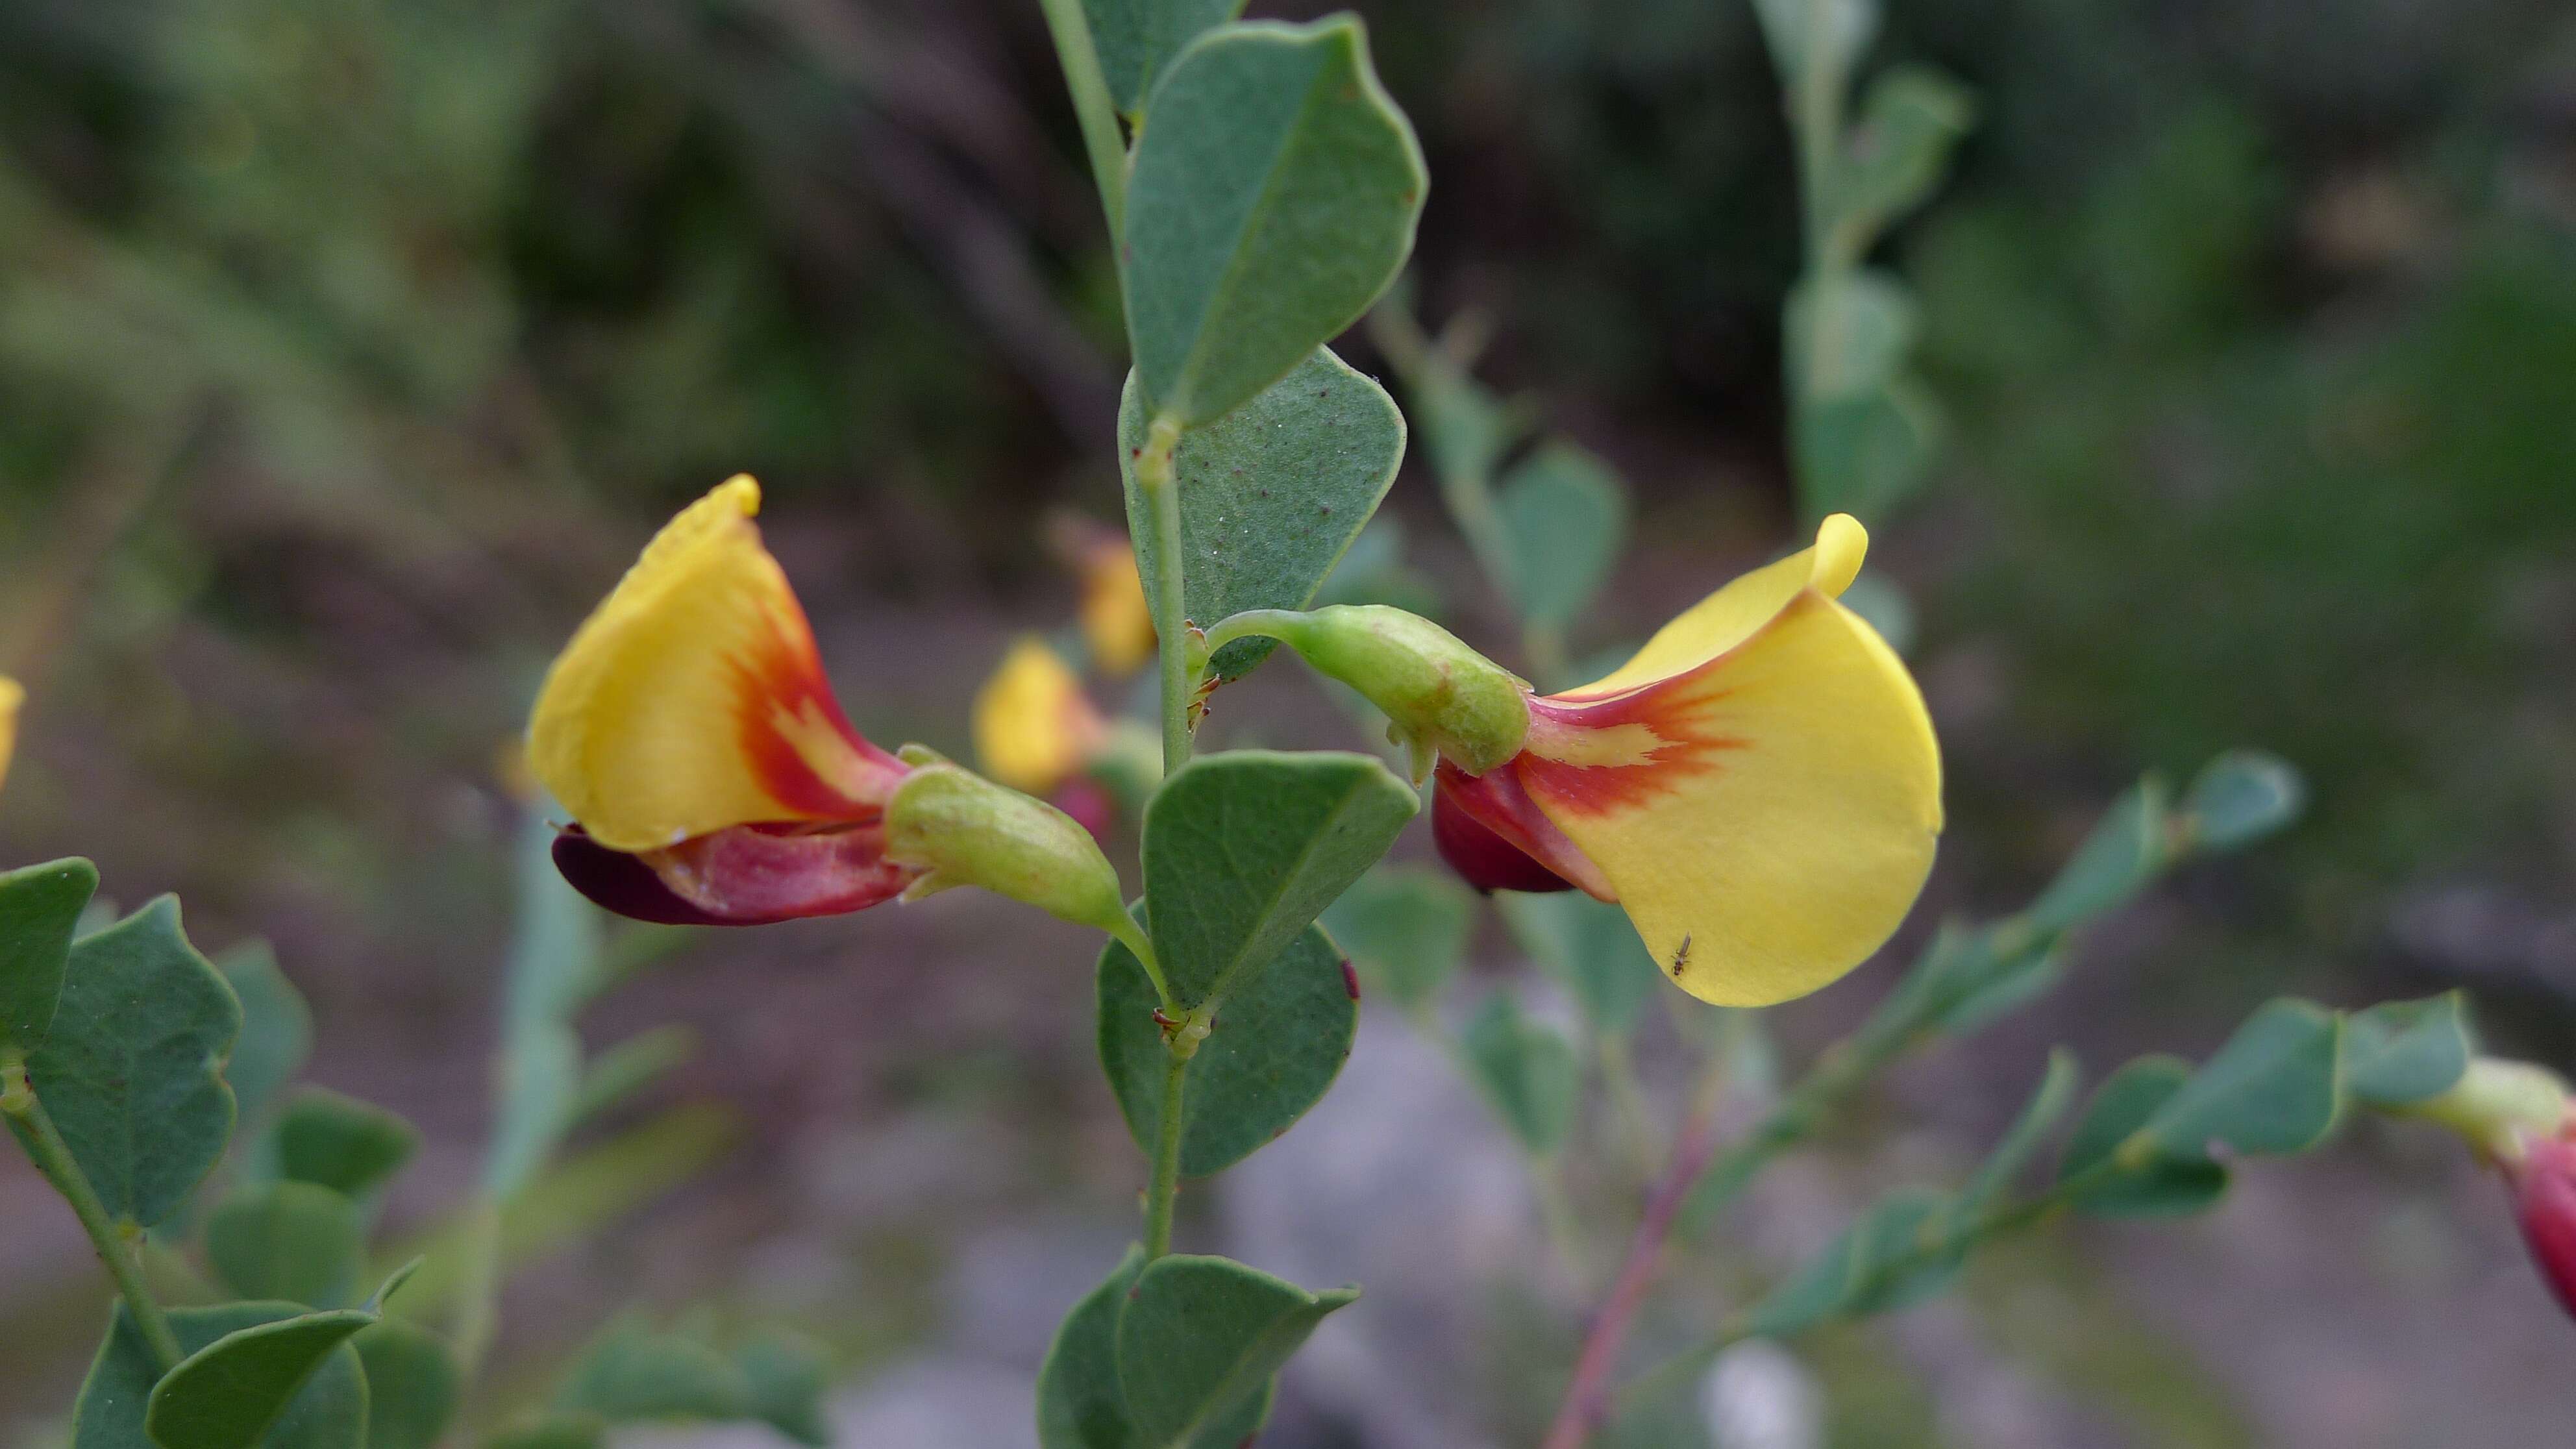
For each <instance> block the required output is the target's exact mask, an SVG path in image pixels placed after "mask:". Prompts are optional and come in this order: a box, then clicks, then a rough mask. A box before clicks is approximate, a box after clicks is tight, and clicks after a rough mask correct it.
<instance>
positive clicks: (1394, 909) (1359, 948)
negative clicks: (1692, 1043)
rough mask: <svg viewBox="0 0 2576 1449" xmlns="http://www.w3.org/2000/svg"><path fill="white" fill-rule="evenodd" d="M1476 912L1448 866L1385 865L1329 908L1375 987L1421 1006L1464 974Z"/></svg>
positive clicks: (1329, 918) (1339, 934) (1334, 926)
mask: <svg viewBox="0 0 2576 1449" xmlns="http://www.w3.org/2000/svg"><path fill="white" fill-rule="evenodd" d="M1475 910H1476V905H1475V897H1474V896H1472V895H1470V894H1469V893H1468V891H1467V888H1466V887H1465V886H1463V885H1460V884H1459V883H1458V878H1457V877H1456V876H1454V875H1451V874H1450V873H1449V872H1447V871H1445V870H1436V869H1433V868H1430V867H1428V866H1417V865H1393V866H1379V867H1378V868H1377V869H1375V870H1372V871H1370V872H1369V873H1368V874H1367V875H1364V876H1362V877H1360V879H1359V882H1358V883H1357V884H1355V885H1353V886H1352V887H1351V888H1350V889H1349V890H1347V891H1344V892H1343V893H1342V898H1341V899H1340V900H1338V901H1335V902H1333V904H1332V905H1331V906H1330V907H1329V908H1328V909H1326V910H1325V912H1324V926H1325V928H1326V929H1327V930H1329V931H1331V932H1332V934H1333V941H1334V943H1335V944H1337V945H1339V946H1340V947H1341V948H1342V949H1343V950H1345V951H1348V952H1350V953H1351V963H1352V964H1353V965H1354V966H1355V967H1357V968H1358V970H1359V973H1360V979H1361V980H1362V981H1365V982H1367V983H1368V985H1369V988H1370V989H1371V990H1373V991H1381V992H1384V993H1385V994H1386V995H1387V997H1388V998H1389V999H1391V1000H1393V1001H1394V1002H1395V1004H1396V1005H1398V1006H1400V1007H1403V1008H1404V1009H1405V1010H1406V1011H1408V1012H1419V1011H1423V1010H1425V1009H1427V1008H1428V1007H1429V1006H1430V1005H1431V1003H1432V1002H1434V1001H1436V1000H1438V999H1439V996H1440V990H1441V988H1442V987H1444V986H1446V985H1448V984H1449V979H1450V978H1451V977H1453V976H1455V975H1456V974H1457V973H1458V966H1459V964H1460V962H1462V961H1463V960H1464V959H1465V958H1466V952H1467V934H1468V932H1469V931H1470V930H1471V929H1472V928H1473V927H1474V925H1475ZM1651 970H1652V968H1651V966H1650V967H1649V971H1650V972H1651Z"/></svg>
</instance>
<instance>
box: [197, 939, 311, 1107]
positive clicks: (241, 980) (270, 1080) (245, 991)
mask: <svg viewBox="0 0 2576 1449" xmlns="http://www.w3.org/2000/svg"><path fill="white" fill-rule="evenodd" d="M215 969H216V970H217V971H220V972H222V973H223V977H224V980H225V981H227V982H229V983H231V985H232V988H233V995H234V996H235V997H236V998H238V999H239V1000H240V1001H241V1007H242V1029H241V1039H240V1040H239V1041H237V1042H235V1043H234V1045H233V1055H232V1060H231V1061H229V1062H226V1063H225V1064H224V1080H225V1081H227V1082H230V1083H232V1088H233V1100H234V1101H235V1103H237V1104H238V1107H239V1111H240V1117H239V1120H240V1121H241V1122H242V1123H243V1124H244V1125H246V1126H255V1125H257V1124H258V1122H259V1121H260V1119H261V1117H262V1116H263V1115H264V1114H265V1113H266V1112H267V1110H268V1106H269V1104H270V1103H271V1102H274V1101H275V1100H277V1094H278V1093H279V1092H280V1091H282V1090H283V1089H284V1088H285V1086H286V1084H287V1083H289V1082H291V1081H293V1080H295V1074H296V1073H297V1072H300V1071H302V1070H304V1062H305V1059H306V1058H307V1057H309V1056H311V1055H312V1054H313V1009H312V1008H311V1007H310V1006H307V1005H306V1004H305V1002H304V993H303V992H301V991H298V990H296V989H295V983H294V982H292V981H290V980H288V979H287V977H286V973H285V972H284V971H282V970H280V969H278V965H277V955H276V953H275V952H273V951H271V950H270V949H269V946H268V943H267V942H266V941H244V942H242V943H241V944H239V945H237V946H235V947H233V948H232V949H231V950H228V951H226V952H224V953H223V954H222V955H221V956H218V957H216V958H215Z"/></svg>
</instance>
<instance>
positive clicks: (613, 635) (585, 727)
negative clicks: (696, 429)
mask: <svg viewBox="0 0 2576 1449" xmlns="http://www.w3.org/2000/svg"><path fill="white" fill-rule="evenodd" d="M759 511H760V485H758V484H757V483H755V482H753V481H752V480H751V479H750V478H748V477H735V478H732V479H729V480H727V481H726V482H725V483H723V484H722V485H720V486H719V487H717V488H716V489H715V491H714V492H712V493H709V494H708V495H707V496H706V497H705V498H703V499H700V500H699V501H698V502H697V503H695V504H693V505H691V506H690V507H689V508H688V509H687V510H686V511H684V512H682V513H681V514H680V515H679V516H678V517H677V518H674V519H673V520H672V521H671V522H670V523H669V524H668V525H667V526H666V527H664V528H663V530H662V531H661V533H660V534H659V535H657V536H656V537H655V538H654V539H653V541H652V543H651V544H649V545H647V546H646V548H645V550H644V553H643V556H642V557H641V558H639V559H637V560H636V563H635V566H634V567H633V568H631V569H629V570H628V571H627V574H626V576H625V578H623V579H622V580H620V581H619V582H618V585H617V587H616V589H615V590H614V591H613V592H611V593H610V594H609V596H608V598H607V599H606V600H605V601H604V602H602V603H601V604H600V606H599V607H598V609H597V610H595V611H594V612H593V613H592V614H591V616H590V618H589V620H588V621H587V622H585V623H584V624H583V625H582V626H581V628H580V630H579V631H578V632H577V633H576V634H575V635H574V636H573V640H572V643H571V644H570V645H568V646H567V647H566V648H565V650H564V652H563V655H562V657H560V658H558V659H557V660H556V661H555V664H554V667H553V668H552V669H551V670H550V671H549V672H548V673H547V675H546V680H545V685H544V687H543V689H542V690H540V692H539V694H538V697H537V704H536V709H535V711H534V713H533V715H532V716H531V718H530V720H529V724H528V764H529V767H530V769H532V770H533V771H534V772H535V774H536V777H537V779H538V781H539V782H540V783H542V784H543V785H544V786H545V787H546V788H547V789H548V790H549V791H551V792H553V794H554V797H555V798H556V800H558V801H559V802H561V804H562V805H563V807H564V808H565V809H566V810H567V811H569V812H570V813H571V815H572V818H573V820H574V821H575V822H576V824H575V827H574V828H573V829H572V830H569V831H567V832H565V833H564V835H563V836H561V837H560V838H559V839H558V840H557V841H556V845H555V860H556V863H557V865H558V866H559V867H560V868H561V869H562V871H563V873H564V876H565V878H566V879H567V880H569V881H571V882H572V884H573V885H574V886H575V887H577V888H578V889H580V890H581V891H582V893H583V894H585V895H587V896H589V897H590V898H591V899H593V900H595V901H597V902H599V903H600V904H601V905H603V906H606V907H607V908H609V909H611V910H614V911H618V912H620V913H621V914H625V915H629V916H635V917H637V918H639V919H644V920H657V921H669V922H677V923H687V924H724V925H749V924H754V923H758V922H764V921H780V920H789V919H793V918H796V917H800V916H816V915H830V914H836V913H839V912H843V911H854V910H858V909H860V908H862V907H864V906H870V905H874V904H876V903H878V902H879V901H883V900H886V899H888V898H890V897H892V896H895V895H898V894H900V893H901V892H902V891H903V890H904V889H905V888H906V887H907V886H909V885H910V884H912V882H913V881H914V880H915V879H916V878H918V877H919V875H920V874H921V872H920V870H918V869H917V868H914V867H911V866H906V865H902V864H898V863H896V862H894V861H890V860H888V859H887V858H886V856H885V809H886V805H887V803H888V802H889V801H890V800H891V799H892V798H893V795H894V792H895V789H896V787H897V786H898V785H900V784H901V783H902V781H903V779H904V777H905V775H906V774H907V772H908V770H909V767H908V766H906V765H905V764H904V763H903V762H902V761H900V760H898V759H896V758H895V757H894V756H893V755H890V754H888V753H886V752H885V751H884V750H881V749H879V748H878V747H877V746H875V745H874V744H871V743H869V741H868V740H867V739H866V738H865V737H863V736H862V735H860V733H859V732H858V731H857V730H856V729H854V728H852V727H851V725H850V722H849V719H848V717H847V716H846V715H844V714H843V713H842V711H841V706H840V703H839V701H838V700H836V699H835V698H834V697H833V694H832V687H831V684H830V682H829V681H828V680H826V679H825V678H824V675H823V666H822V661H821V659H820V657H819V656H818V655H817V653H816V652H815V648H814V635H813V630H812V629H811V628H810V627H809V626H808V624H807V623H806V619H805V611H804V609H803V607H802V606H800V605H799V604H798V603H797V601H796V595H795V593H794V591H793V590H792V589H790V588H789V587H788V583H787V576H786V574H785V573H784V571H782V570H781V569H780V568H779V566H778V562H777V560H776V559H774V558H772V557H770V554H769V551H768V549H767V548H765V547H764V546H763V545H762V543H761V539H760V529H759V526H758V525H756V524H755V523H753V522H752V518H753V516H754V515H756V514H757V513H758V512H759Z"/></svg>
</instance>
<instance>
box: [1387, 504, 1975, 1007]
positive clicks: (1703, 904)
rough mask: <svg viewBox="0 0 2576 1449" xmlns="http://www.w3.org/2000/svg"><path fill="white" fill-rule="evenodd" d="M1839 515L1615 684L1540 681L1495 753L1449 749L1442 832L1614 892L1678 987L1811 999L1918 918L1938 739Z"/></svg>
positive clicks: (1699, 609) (1715, 601) (1613, 676)
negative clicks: (1863, 606)
mask: <svg viewBox="0 0 2576 1449" xmlns="http://www.w3.org/2000/svg"><path fill="white" fill-rule="evenodd" d="M1868 546H1869V536H1868V534H1867V533H1865V532H1864V531H1863V530H1862V528H1861V526H1860V524H1859V523H1858V522H1856V521H1854V520H1853V519H1852V518H1850V517H1849V516H1847V515H1843V514H1836V515H1834V516H1833V517H1831V518H1828V519H1826V520H1825V522H1824V524H1823V526H1822V527H1821V528H1819V529H1818V530H1817V534H1816V542H1815V545H1814V546H1813V547H1811V548H1808V549H1806V550H1804V551H1802V552H1800V553H1797V554H1794V555H1792V556H1790V557H1788V558H1785V559H1782V560H1780V561H1779V562H1777V563H1774V564H1771V565H1769V566H1768V567H1765V568H1761V569H1756V570H1755V571H1753V572H1752V573H1749V574H1746V575H1745V576H1743V577H1742V578H1739V579H1737V580H1735V581H1734V582H1733V583H1730V584H1728V585H1727V586H1726V587H1725V588H1722V589H1720V590H1718V591H1717V592H1716V593H1714V594H1712V595H1710V596H1709V597H1708V598H1707V599H1705V600H1703V601H1701V602H1700V603H1699V604H1698V605H1697V606H1695V607H1693V608H1692V609H1691V610H1690V611H1689V612H1687V613H1685V614H1683V615H1682V616H1681V617H1680V618H1677V619H1675V620H1674V621H1673V622H1671V623H1670V624H1667V625H1665V626H1664V628H1663V630H1662V631H1661V632H1660V633H1658V634H1656V635H1655V637H1654V638H1653V639H1651V640H1649V641H1648V642H1647V644H1646V646H1645V648H1643V649H1641V650H1639V651H1638V652H1637V654H1636V656H1635V657H1634V658H1632V659H1630V660H1629V661H1628V662H1627V663H1626V664H1623V665H1621V666H1620V667H1619V668H1618V669H1617V670H1615V671H1613V672H1612V673H1610V674H1609V675H1607V676H1605V677H1604V678H1602V679H1599V680H1596V681H1594V682H1593V683H1591V684H1587V685H1584V686H1582V687H1581V688H1579V689H1571V690H1567V691H1565V692H1563V693H1560V694H1553V695H1536V694H1532V695H1531V696H1530V697H1529V730H1528V733H1527V734H1526V735H1525V736H1524V737H1523V738H1522V741H1521V745H1520V750H1519V752H1518V753H1517V754H1515V755H1513V756H1512V757H1511V759H1509V760H1508V761H1506V762H1505V763H1503V764H1502V765H1500V766H1498V767H1496V768H1494V769H1489V770H1486V771H1484V772H1482V773H1481V774H1470V773H1469V772H1468V771H1467V769H1465V768H1463V767H1462V766H1461V765H1460V764H1459V763H1458V762H1456V761H1454V760H1450V759H1443V760H1442V762H1441V765H1440V769H1439V777H1438V783H1437V786H1436V789H1437V800H1436V801H1435V805H1434V809H1435V812H1436V814H1435V817H1434V831H1435V836H1436V838H1437V840H1438V843H1439V845H1440V848H1441V850H1442V853H1443V854H1444V855H1445V856H1446V857H1447V858H1448V859H1449V860H1450V862H1451V863H1452V864H1453V865H1454V866H1455V867H1456V868H1457V869H1458V870H1459V871H1460V873H1461V874H1463V875H1464V876H1466V878H1467V879H1468V880H1469V881H1470V882H1471V883H1473V884H1476V885H1478V886H1481V887H1483V888H1486V889H1496V888H1505V889H1514V890H1530V889H1545V888H1558V889H1561V888H1564V887H1566V886H1575V887H1580V888H1581V889H1583V890H1585V891H1587V892H1589V893H1591V894H1592V895H1594V896H1597V897H1599V898H1600V899H1602V900H1605V901H1616V902H1618V903H1619V904H1620V905H1621V906H1622V907H1624V908H1625V909H1626V910H1627V912H1628V916H1629V919H1630V920H1631V921H1633V922H1634V923H1635V924H1636V927H1637V933H1638V934H1639V935H1640V936H1642V937H1643V938H1644V939H1645V942H1646V945H1647V947H1648V948H1649V949H1651V950H1652V951H1653V952H1654V954H1655V958H1656V960H1657V961H1658V962H1660V963H1661V964H1662V966H1663V968H1664V970H1665V972H1666V974H1668V975H1670V976H1671V977H1672V978H1673V979H1674V980H1675V981H1676V982H1678V983H1680V985H1681V986H1682V988H1683V989H1684V990H1686V991H1689V992H1690V993H1691V994H1692V995H1694V996H1698V997H1700V998H1702V999H1704V1000H1708V1001H1713V1002H1717V1003H1719V1004H1721V1005H1728V1006H1760V1005H1767V1004H1769V1003H1772V1002H1777V1001H1784V1000H1787V999H1789V998H1790V997H1794V996H1801V995H1804V994H1805V993H1807V992H1810V991H1813V990H1815V989H1817V988H1818V987H1821V986H1823V985H1825V984H1827V983H1828V982H1831V981H1833V980H1834V979H1836V978H1837V977H1839V976H1841V975H1842V974H1843V973H1845V972H1847V971H1849V970H1850V969H1851V968H1852V967H1854V966H1857V965H1859V964H1860V963H1861V962H1862V961H1864V960H1866V959H1868V957H1869V956H1870V954H1871V953H1872V952H1874V951H1876V950H1877V949H1878V948H1879V946H1880V945H1882V944H1883V943H1885V941H1886V940H1887V938H1888V937H1889V936H1890V935H1892V934H1894V932H1895V930H1896V928H1897V926H1898V925H1899V924H1900V923H1901V922H1902V921H1903V920H1904V919H1905V914H1906V912H1907V911H1908V910H1909V909H1910V908H1911V907H1912V905H1913V903H1914V898H1915V897H1916V895H1918V894H1919V893H1920V892H1921V891H1922V888H1923V882H1924V878H1925V877H1926V876H1927V875H1928V874H1929V872H1930V871H1931V868H1932V856H1933V851H1934V848H1935V845H1936V844H1937V842H1938V840H1939V837H1940V833H1941V754H1940V747H1939V745H1938V744H1937V742H1936V741H1935V740H1934V738H1933V734H1932V720H1931V716H1930V715H1929V714H1928V713H1927V712H1926V711H1925V710H1924V707H1923V696H1922V694H1921V692H1920V691H1918V690H1917V689H1916V688H1915V685H1914V681H1913V679H1912V677H1911V676H1909V675H1908V674H1907V673H1906V671H1905V665H1904V663H1903V662H1902V661H1900V660H1899V659H1898V658H1897V657H1896V653H1895V651H1893V650H1891V649H1890V648H1888V646H1887V644H1886V641H1884V640H1882V639H1880V638H1879V636H1878V633H1877V631H1876V630H1874V629H1872V628H1871V627H1870V626H1869V624H1868V623H1867V622H1865V621H1864V620H1862V619H1861V617H1860V616H1859V615H1857V614H1855V613H1853V612H1852V611H1851V610H1850V609H1848V608H1846V607H1844V606H1843V605H1842V604H1841V603H1840V602H1838V596H1839V595H1840V594H1841V593H1842V591H1843V590H1844V588H1846V587H1847V586H1848V585H1849V584H1850V583H1851V581H1852V579H1853V577H1854V576H1855V575H1857V574H1858V573H1859V572H1860V566H1861V559H1862V556H1863V554H1864V553H1865V552H1866V551H1867V549H1868Z"/></svg>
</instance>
